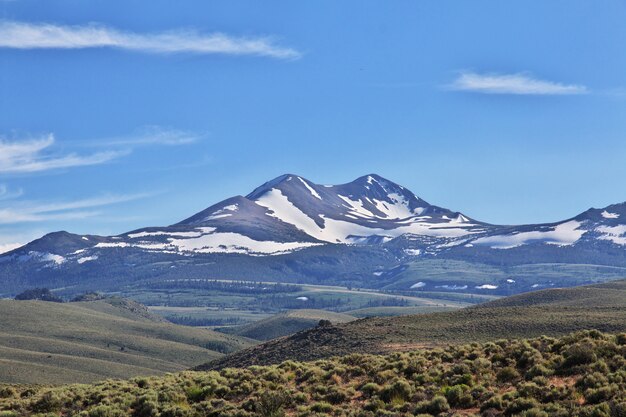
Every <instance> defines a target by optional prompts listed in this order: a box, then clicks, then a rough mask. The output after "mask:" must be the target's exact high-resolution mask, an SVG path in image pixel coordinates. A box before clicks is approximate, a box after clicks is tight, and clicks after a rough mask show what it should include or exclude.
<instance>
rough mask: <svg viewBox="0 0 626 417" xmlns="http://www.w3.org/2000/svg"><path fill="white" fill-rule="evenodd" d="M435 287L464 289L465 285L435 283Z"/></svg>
mask: <svg viewBox="0 0 626 417" xmlns="http://www.w3.org/2000/svg"><path fill="white" fill-rule="evenodd" d="M435 288H443V289H444V290H466V289H467V285H437V286H436V287H435Z"/></svg>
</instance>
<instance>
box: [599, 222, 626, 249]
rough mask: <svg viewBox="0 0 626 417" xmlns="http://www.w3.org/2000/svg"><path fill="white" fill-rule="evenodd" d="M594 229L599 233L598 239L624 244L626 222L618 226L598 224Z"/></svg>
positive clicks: (625, 240) (625, 239)
mask: <svg viewBox="0 0 626 417" xmlns="http://www.w3.org/2000/svg"><path fill="white" fill-rule="evenodd" d="M596 231H597V232H599V233H601V235H600V237H599V239H602V240H610V241H611V242H613V243H615V244H617V245H626V224H620V225H618V226H600V227H596Z"/></svg>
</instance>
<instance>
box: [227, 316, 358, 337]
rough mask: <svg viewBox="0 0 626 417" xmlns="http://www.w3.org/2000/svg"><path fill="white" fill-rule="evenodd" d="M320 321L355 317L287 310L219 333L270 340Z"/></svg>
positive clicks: (347, 319) (335, 320) (336, 321)
mask: <svg viewBox="0 0 626 417" xmlns="http://www.w3.org/2000/svg"><path fill="white" fill-rule="evenodd" d="M320 320H328V321H330V322H331V323H332V324H337V323H347V322H349V321H352V320H356V317H353V316H350V315H348V314H341V313H333V312H331V311H324V310H313V309H299V310H289V311H286V312H284V313H279V314H275V315H273V316H271V317H268V318H266V319H263V320H259V321H255V322H252V323H249V324H246V325H243V326H234V327H225V328H222V329H220V331H222V332H224V333H227V334H235V335H237V336H243V337H247V338H250V339H255V340H270V339H275V338H277V337H282V336H288V335H291V334H294V333H297V332H299V331H302V330H306V329H310V328H312V327H315V326H317V325H318V323H319V321H320Z"/></svg>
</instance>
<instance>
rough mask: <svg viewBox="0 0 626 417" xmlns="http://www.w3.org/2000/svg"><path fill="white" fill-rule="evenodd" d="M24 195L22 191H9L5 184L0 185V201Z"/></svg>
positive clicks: (19, 189)
mask: <svg viewBox="0 0 626 417" xmlns="http://www.w3.org/2000/svg"><path fill="white" fill-rule="evenodd" d="M22 194H24V190H22V189H21V188H18V189H16V190H10V189H9V187H8V186H7V185H6V184H0V201H2V200H10V199H12V198H17V197H20V196H21V195H22Z"/></svg>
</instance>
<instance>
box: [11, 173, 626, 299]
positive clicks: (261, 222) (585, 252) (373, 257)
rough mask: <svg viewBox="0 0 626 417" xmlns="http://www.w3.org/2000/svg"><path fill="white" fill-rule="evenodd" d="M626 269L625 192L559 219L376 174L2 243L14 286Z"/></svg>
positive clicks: (265, 188)
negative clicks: (107, 230) (499, 221)
mask: <svg viewBox="0 0 626 417" xmlns="http://www.w3.org/2000/svg"><path fill="white" fill-rule="evenodd" d="M624 276H626V203H622V204H615V205H611V206H608V207H605V208H601V209H589V210H587V211H585V212H584V213H581V214H580V215H578V216H576V217H573V218H571V219H567V220H564V221H561V222H557V223H550V224H534V225H522V226H500V225H493V224H489V223H485V222H482V221H478V220H475V219H472V218H470V217H468V216H466V215H464V214H462V213H460V212H455V211H451V210H448V209H446V208H442V207H438V206H435V205H432V204H429V203H427V202H426V201H424V200H422V199H421V198H419V197H417V196H416V195H415V194H413V193H412V192H411V191H409V190H408V189H406V188H405V187H402V186H400V185H398V184H395V183H393V182H391V181H389V180H387V179H384V178H382V177H380V176H378V175H375V174H371V175H366V176H363V177H360V178H358V179H356V180H355V181H353V182H350V183H348V184H342V185H318V184H314V183H312V182H311V181H309V180H307V179H305V178H303V177H300V176H298V175H293V174H287V175H282V176H280V177H278V178H276V179H274V180H272V181H269V182H267V183H265V184H263V185H262V186H260V187H258V188H257V189H255V190H254V191H252V192H251V193H250V194H248V195H247V196H245V197H243V196H235V197H232V198H229V199H227V200H225V201H222V202H220V203H218V204H215V205H213V206H211V207H209V208H207V209H205V210H203V211H201V212H199V213H197V214H195V215H193V216H191V217H189V218H188V219H186V220H183V221H181V222H180V223H177V224H174V225H171V226H166V227H148V228H144V229H139V230H135V231H131V232H128V233H124V234H121V235H117V236H97V235H76V234H71V233H68V232H55V233H50V234H48V235H46V236H43V237H42V238H40V239H37V240H35V241H33V242H31V243H29V244H27V245H25V246H23V247H21V248H18V249H15V250H13V251H11V252H8V253H6V254H3V255H0V284H1V285H2V287H1V289H0V291H2V292H3V293H5V294H11V293H14V292H16V291H19V290H21V289H23V288H27V287H32V286H34V285H37V286H44V285H45V286H50V287H56V288H58V287H63V288H64V289H65V290H66V291H68V292H80V291H82V290H84V289H115V288H120V287H123V286H127V285H143V283H148V282H153V281H155V280H156V281H158V280H180V279H198V278H219V279H246V280H249V279H253V280H264V281H290V282H314V283H332V284H337V283H339V284H342V285H350V286H358V287H362V286H363V287H370V288H382V289H389V290H395V291H439V292H441V291H443V292H445V291H462V292H490V293H505V294H510V293H515V292H521V291H526V290H528V289H532V288H537V287H545V286H554V285H559V286H562V285H575V284H580V283H586V282H595V281H603V280H608V279H616V278H620V277H624Z"/></svg>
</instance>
